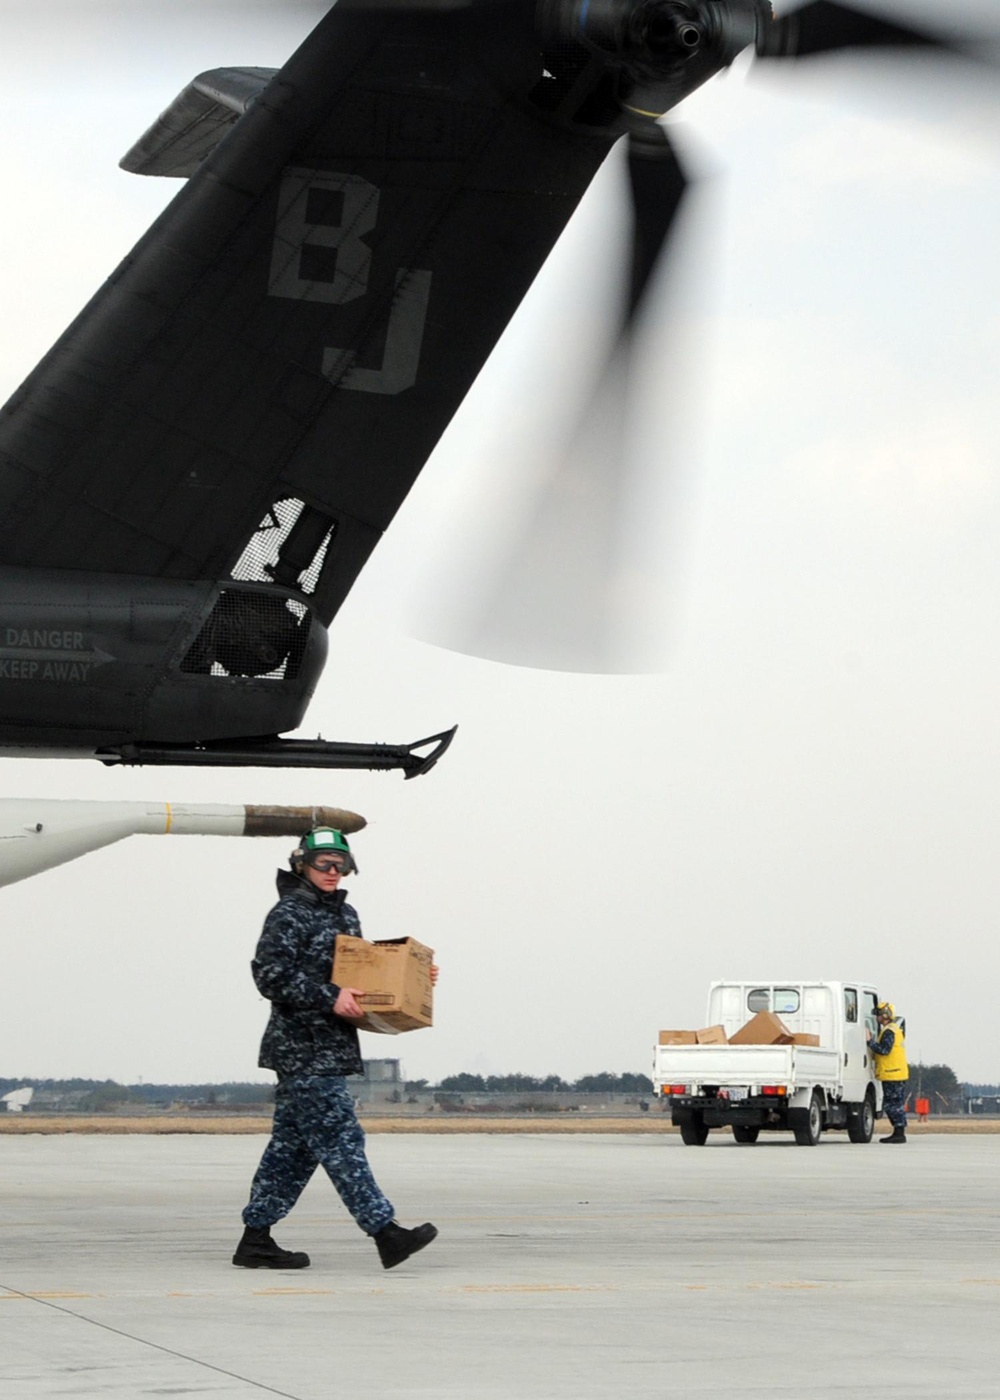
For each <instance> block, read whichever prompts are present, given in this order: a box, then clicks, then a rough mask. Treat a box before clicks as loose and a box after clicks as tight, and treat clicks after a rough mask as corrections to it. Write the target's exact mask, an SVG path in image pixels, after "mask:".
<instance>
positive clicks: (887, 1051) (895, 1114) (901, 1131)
mask: <svg viewBox="0 0 1000 1400" xmlns="http://www.w3.org/2000/svg"><path fill="white" fill-rule="evenodd" d="M875 1016H876V1019H877V1020H878V1025H879V1034H878V1036H877V1038H876V1037H874V1036H873V1035H872V1034H871V1032H870V1031H869V1032H868V1048H869V1050H870V1051H871V1053H872V1055H873V1057H874V1060H875V1078H876V1079H880V1080H881V1081H882V1107H883V1108H884V1109H885V1113H886V1117H887V1118H888V1119H889V1122H890V1123H891V1124H892V1133H891V1135H890V1136H889V1137H884V1138H880V1141H881V1142H905V1141H906V1091H907V1089H908V1087H909V1082H910V1067H909V1065H908V1064H907V1063H906V1034H905V1022H904V1021H901V1020H897V1018H896V1008H895V1007H894V1006H893V1004H892V1002H891V1001H880V1002H879V1003H878V1005H877V1006H876V1008H875Z"/></svg>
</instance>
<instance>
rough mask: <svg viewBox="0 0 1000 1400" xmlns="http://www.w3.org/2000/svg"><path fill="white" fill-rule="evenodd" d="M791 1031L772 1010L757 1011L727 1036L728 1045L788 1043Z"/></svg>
mask: <svg viewBox="0 0 1000 1400" xmlns="http://www.w3.org/2000/svg"><path fill="white" fill-rule="evenodd" d="M791 1040H792V1033H791V1031H790V1030H789V1029H788V1027H787V1026H786V1025H785V1023H784V1021H783V1020H782V1019H781V1017H780V1016H775V1014H774V1012H773V1011H758V1012H757V1014H756V1016H751V1017H750V1020H749V1021H748V1022H747V1023H746V1025H745V1026H741V1027H740V1029H739V1030H738V1031H734V1032H733V1034H732V1035H731V1036H730V1037H729V1043H730V1045H782V1044H784V1045H790V1044H791Z"/></svg>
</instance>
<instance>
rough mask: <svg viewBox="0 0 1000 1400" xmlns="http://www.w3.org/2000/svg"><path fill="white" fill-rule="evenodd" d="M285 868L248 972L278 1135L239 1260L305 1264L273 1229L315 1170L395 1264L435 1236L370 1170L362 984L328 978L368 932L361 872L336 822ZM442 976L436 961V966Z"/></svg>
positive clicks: (265, 1160) (250, 1208)
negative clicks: (364, 1122) (350, 889)
mask: <svg viewBox="0 0 1000 1400" xmlns="http://www.w3.org/2000/svg"><path fill="white" fill-rule="evenodd" d="M289 864H290V866H291V870H290V871H285V870H279V871H278V894H279V896H280V897H279V899H278V903H277V904H276V905H275V906H274V908H273V909H272V910H271V912H270V913H269V914H268V916H267V918H266V920H265V921H264V930H263V932H262V934H261V936H260V941H259V943H258V944H257V951H256V954H255V956H254V959H253V962H252V964H251V968H252V971H253V977H254V981H255V982H256V984H257V988H258V990H259V991H260V993H261V994H262V996H265V997H266V998H267V999H268V1000H269V1001H270V1003H271V1016H270V1019H269V1021H268V1023H267V1027H266V1029H265V1031H264V1038H263V1040H262V1042H261V1048H260V1059H259V1064H260V1065H261V1066H262V1068H264V1069H273V1070H274V1071H275V1073H276V1074H277V1076H278V1085H277V1089H276V1091H275V1109H274V1124H273V1129H272V1133H271V1140H270V1142H269V1143H268V1144H267V1147H266V1148H265V1149H264V1155H263V1157H262V1158H261V1161H260V1166H259V1167H258V1168H257V1173H256V1175H255V1176H254V1179H253V1184H252V1186H251V1188H250V1200H249V1202H248V1204H247V1206H246V1208H245V1210H244V1211H243V1224H244V1226H245V1227H246V1228H245V1229H244V1232H243V1238H242V1239H241V1240H240V1242H239V1244H238V1245H237V1248H236V1253H235V1254H234V1255H233V1263H234V1264H237V1265H240V1266H242V1267H243V1268H248V1269H304V1268H306V1267H307V1266H308V1264H309V1256H308V1254H304V1253H302V1252H299V1251H293V1250H287V1249H282V1248H280V1246H279V1245H278V1244H277V1243H276V1242H275V1241H274V1240H273V1239H272V1238H271V1226H272V1225H274V1224H275V1222H276V1221H278V1220H281V1219H283V1217H284V1216H286V1215H287V1214H288V1212H289V1211H290V1210H291V1209H292V1207H293V1206H294V1205H295V1202H296V1201H297V1200H298V1199H299V1196H301V1194H302V1192H303V1190H304V1189H305V1187H306V1184H307V1183H308V1181H309V1179H310V1178H311V1177H312V1174H313V1172H314V1171H315V1170H316V1168H317V1166H322V1167H323V1168H324V1170H325V1171H326V1173H327V1175H328V1176H329V1178H330V1180H331V1181H332V1182H333V1184H334V1186H335V1187H336V1189H337V1191H338V1193H339V1195H340V1198H341V1200H342V1201H343V1202H344V1205H345V1206H346V1207H347V1209H348V1210H349V1211H350V1213H351V1215H352V1216H353V1217H354V1219H355V1220H356V1221H357V1223H358V1225H359V1226H360V1227H361V1229H362V1230H364V1231H365V1233H366V1234H368V1235H370V1236H371V1237H372V1239H373V1240H374V1241H375V1245H376V1248H377V1249H378V1254H379V1258H380V1259H381V1261H382V1265H383V1267H384V1268H386V1269H391V1268H394V1267H395V1265H397V1264H401V1263H402V1262H403V1260H404V1259H408V1258H409V1257H410V1255H411V1254H415V1253H416V1252H417V1250H419V1249H423V1248H424V1247H425V1245H429V1244H430V1242H431V1241H432V1240H433V1239H434V1238H435V1236H436V1235H437V1230H436V1229H435V1227H434V1226H433V1225H430V1224H424V1225H418V1226H416V1227H415V1228H414V1229H404V1228H403V1226H401V1225H399V1224H398V1223H397V1222H396V1220H395V1219H394V1211H393V1207H392V1205H391V1203H390V1202H389V1201H388V1200H386V1198H385V1196H384V1195H383V1193H382V1191H381V1190H380V1188H379V1186H378V1184H377V1183H376V1181H375V1178H374V1176H373V1175H372V1170H371V1167H370V1166H369V1164H368V1158H367V1156H366V1154H365V1135H364V1132H363V1130H362V1128H361V1125H360V1123H359V1122H358V1118H357V1113H356V1112H355V1107H354V1100H353V1097H352V1095H351V1092H350V1090H349V1088H348V1086H347V1082H346V1078H345V1076H347V1075H351V1074H360V1073H361V1072H362V1064H361V1051H360V1048H359V1045H358V1032H357V1029H356V1022H357V1021H359V1020H360V1019H361V1017H362V1016H363V1014H364V1013H363V1011H362V1008H361V1007H360V1006H359V1005H358V1002H357V1000H356V997H357V996H358V995H359V993H358V990H357V988H356V987H338V986H336V985H335V984H334V983H333V982H331V980H330V973H331V968H332V965H333V951H334V942H335V940H336V939H337V938H338V937H340V938H360V937H361V924H360V921H359V919H358V915H357V913H356V911H355V909H354V908H353V906H352V905H350V904H348V903H347V902H346V899H345V896H346V890H343V889H341V888H339V886H340V882H341V880H342V879H343V877H344V876H345V875H348V874H350V873H351V871H356V870H357V865H356V864H355V861H354V857H353V855H352V854H351V849H350V846H349V845H348V843H347V839H346V838H345V836H344V834H343V833H342V832H340V831H335V830H333V829H332V828H331V827H315V828H313V830H311V831H309V832H307V833H306V834H305V835H304V836H303V837H302V839H301V840H300V842H299V844H298V845H297V846H296V848H295V850H294V851H293V852H292V854H291V856H290V858H289ZM431 979H432V981H436V980H437V968H432V970H431Z"/></svg>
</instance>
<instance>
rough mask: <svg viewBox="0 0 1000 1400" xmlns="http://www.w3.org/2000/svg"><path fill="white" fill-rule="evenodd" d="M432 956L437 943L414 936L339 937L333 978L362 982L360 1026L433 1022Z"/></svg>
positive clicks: (393, 1030) (390, 1027)
mask: <svg viewBox="0 0 1000 1400" xmlns="http://www.w3.org/2000/svg"><path fill="white" fill-rule="evenodd" d="M433 961H434V953H433V951H432V949H430V948H427V947H425V945H424V944H423V943H418V942H417V940H416V939H415V938H381V939H378V940H377V941H376V942H374V943H369V942H368V941H367V939H364V938H338V939H337V942H336V947H335V950H334V955H333V975H332V977H331V979H330V980H331V981H333V982H335V983H336V984H337V986H338V987H358V988H360V990H361V995H360V996H359V997H358V1001H359V1003H360V1004H361V1006H363V1007H364V1009H365V1018H364V1020H363V1021H361V1022H359V1023H358V1029H359V1030H363V1031H376V1032H378V1033H379V1034H380V1035H398V1034H399V1033H400V1031H418V1030H420V1029H421V1028H422V1027H424V1026H431V1025H433V1024H434V990H433V988H432V986H431V964H432V963H433Z"/></svg>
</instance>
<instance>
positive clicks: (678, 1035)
mask: <svg viewBox="0 0 1000 1400" xmlns="http://www.w3.org/2000/svg"><path fill="white" fill-rule="evenodd" d="M660 1044H661V1045H697V1044H698V1037H697V1035H696V1034H695V1032H694V1031H660Z"/></svg>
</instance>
